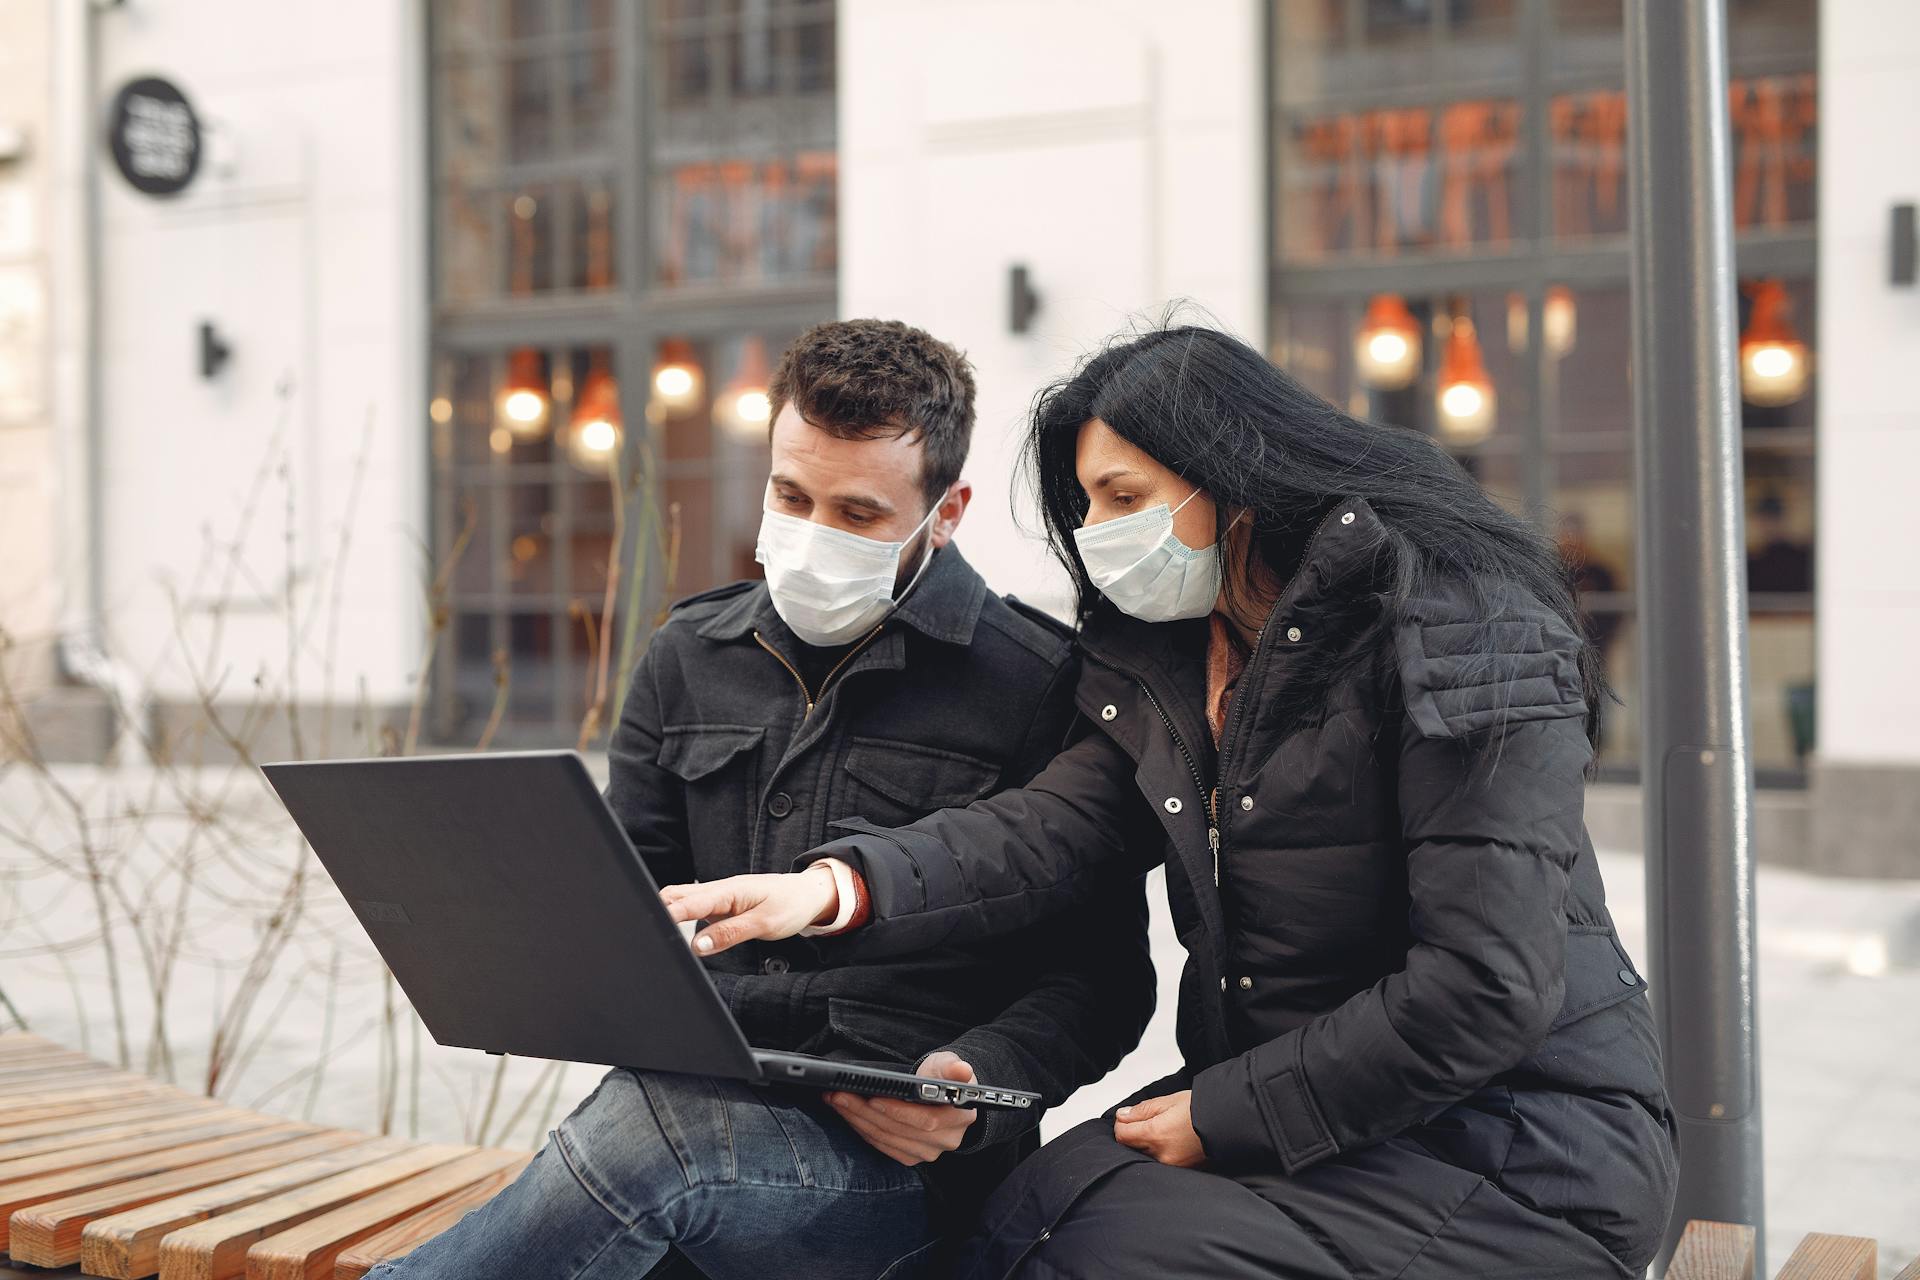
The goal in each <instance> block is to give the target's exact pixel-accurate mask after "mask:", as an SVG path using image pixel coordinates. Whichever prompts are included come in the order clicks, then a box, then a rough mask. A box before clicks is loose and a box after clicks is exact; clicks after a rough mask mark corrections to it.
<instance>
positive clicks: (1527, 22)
mask: <svg viewBox="0 0 1920 1280" xmlns="http://www.w3.org/2000/svg"><path fill="white" fill-rule="evenodd" d="M1288 2H1289V0H1268V2H1267V3H1266V4H1265V5H1263V6H1262V14H1261V18H1262V32H1261V37H1262V38H1261V49H1262V59H1263V87H1262V92H1263V97H1262V110H1263V111H1264V113H1265V114H1264V119H1263V126H1264V133H1265V145H1266V157H1265V165H1266V185H1265V202H1266V207H1265V211H1264V212H1265V219H1264V221H1265V226H1266V238H1265V246H1266V247H1265V253H1266V257H1267V277H1266V278H1267V290H1268V293H1267V308H1266V317H1267V324H1268V341H1269V349H1272V348H1271V344H1272V342H1273V341H1274V339H1275V338H1276V336H1277V335H1278V334H1280V333H1282V332H1284V330H1285V321H1284V319H1283V313H1284V312H1285V309H1286V308H1287V307H1288V306H1289V305H1290V304H1292V303H1295V302H1311V303H1316V304H1338V305H1341V306H1344V307H1345V309H1346V313H1347V314H1348V315H1349V316H1350V317H1355V323H1356V324H1357V317H1358V315H1359V314H1360V313H1361V312H1362V311H1363V310H1364V308H1365V306H1366V303H1367V301H1368V299H1369V298H1370V297H1371V296H1372V295H1374V294H1376V293H1396V294H1399V295H1401V296H1403V297H1417V296H1441V295H1448V294H1467V295H1471V294H1475V293H1485V292H1491V291H1495V290H1505V291H1509V292H1515V293H1519V294H1520V295H1521V296H1522V297H1524V298H1525V300H1526V307H1527V316H1528V330H1527V331H1528V332H1529V333H1532V334H1539V333H1542V332H1544V330H1545V305H1546V295H1547V290H1548V289H1549V288H1551V287H1552V286H1555V285H1566V286H1570V287H1573V288H1576V289H1578V288H1580V287H1581V286H1587V287H1594V286H1614V287H1618V288H1620V289H1622V290H1626V289H1628V288H1629V276H1630V273H1631V246H1630V244H1629V242H1628V240H1627V237H1626V236H1625V235H1620V236H1616V237H1611V238H1607V239H1596V240H1592V241H1559V240H1556V239H1555V238H1554V228H1553V225H1552V220H1553V203H1552V197H1553V184H1554V173H1553V169H1552V165H1551V153H1550V146H1551V136H1550V123H1551V121H1550V111H1551V107H1552V103H1553V100H1554V98H1555V97H1557V96H1559V95H1561V94H1565V93H1570V92H1582V91H1592V90H1602V89H1624V49H1623V65H1622V68H1621V73H1620V74H1616V73H1614V72H1612V71H1606V70H1601V69H1597V68H1577V69H1572V70H1558V71H1557V70H1555V69H1554V67H1553V65H1552V54H1553V50H1554V41H1555V39H1556V38H1557V36H1558V22H1557V16H1558V6H1557V5H1556V4H1554V3H1552V2H1551V0H1516V3H1515V8H1514V16H1515V23H1514V37H1513V38H1514V47H1515V50H1516V52H1517V54H1518V67H1517V72H1516V74H1515V75H1514V76H1512V77H1499V78H1495V79H1491V80H1488V79H1481V80H1477V81H1472V80H1464V79H1462V80H1435V81H1433V82H1430V83H1425V84H1421V85H1418V86H1408V85H1406V84H1398V85H1393V86H1389V87H1385V88H1360V89H1343V90H1337V91H1335V92H1332V93H1328V94H1325V95H1323V96H1318V97H1314V98H1312V99H1311V100H1303V101H1300V102H1293V103H1289V102H1286V101H1285V100H1284V93H1285V86H1284V83H1283V70H1282V67H1281V62H1282V59H1281V56H1280V52H1279V44H1278V41H1279V38H1280V35H1281V20H1280V15H1279V12H1278V10H1279V6H1280V5H1282V4H1286V3H1288ZM1345 4H1346V30H1347V31H1348V32H1349V33H1351V32H1354V31H1356V30H1358V29H1359V27H1358V25H1357V19H1358V18H1359V16H1361V15H1362V14H1363V13H1364V4H1365V0H1345ZM1447 13H1448V6H1447V5H1446V4H1443V3H1435V4H1434V5H1433V6H1432V8H1431V14H1430V27H1429V35H1430V39H1431V40H1432V41H1433V42H1434V46H1435V47H1436V48H1437V47H1438V46H1439V44H1440V42H1441V41H1442V39H1443V36H1444V29H1445V24H1446V15H1447ZM1817 25H1818V24H1817V23H1816V24H1815V30H1813V31H1810V32H1809V33H1808V34H1809V39H1808V41H1807V44H1806V47H1805V48H1804V50H1801V51H1799V52H1797V53H1794V54H1776V55H1759V56H1751V55H1749V56H1744V57H1740V58H1738V59H1737V60H1736V61H1733V62H1731V63H1730V72H1731V74H1732V76H1733V77H1735V78H1754V77H1763V76H1786V75H1798V74H1813V75H1816V76H1817V75H1818V73H1819V50H1818V30H1817ZM1489 93H1492V94H1501V95H1504V94H1509V93H1511V94H1512V95H1513V96H1514V97H1515V99H1516V100H1517V101H1518V103H1519V105H1520V109H1521V120H1520V146H1519V152H1518V154H1517V156H1516V158H1515V162H1514V171H1513V174H1512V175H1511V176H1510V178H1509V182H1510V183H1511V185H1512V189H1513V198H1514V203H1515V212H1516V217H1515V222H1514V234H1513V238H1512V240H1511V241H1510V242H1509V243H1508V244H1506V245H1503V246H1499V247H1497V248H1492V249H1489V248H1486V247H1483V246H1478V245H1475V246H1469V247H1468V248H1466V249H1465V250H1451V249H1449V250H1444V251H1439V252H1435V251H1431V250H1408V249H1406V248H1404V247H1403V248H1401V249H1399V250H1397V251H1396V252H1395V253H1393V254H1392V255H1391V256H1382V255H1375V256H1371V257H1365V258H1363V257H1358V256H1356V257H1355V258H1353V259H1351V260H1329V261H1315V262H1300V261H1288V260H1287V259H1286V257H1285V255H1284V244H1283V241H1282V238H1281V237H1282V234H1283V232H1284V230H1285V228H1284V226H1283V225H1282V220H1283V211H1282V207H1281V198H1280V186H1281V180H1282V166H1281V148H1282V146H1283V145H1284V144H1285V140H1286V139H1287V138H1288V137H1289V136H1290V134H1289V130H1290V127H1291V125H1292V123H1293V121H1294V120H1295V119H1296V118H1298V117H1302V116H1311V115H1315V114H1321V115H1324V114H1327V113H1329V112H1332V111H1352V110H1362V109H1366V108H1371V107H1389V106H1404V105H1429V104H1435V103H1443V102H1447V101H1453V100H1458V99H1461V98H1467V97H1471V96H1474V95H1476V94H1481V95H1485V94H1489ZM1625 181H1626V179H1625V176H1624V175H1623V176H1622V184H1623V190H1624V184H1625ZM1623 198H1624V195H1623ZM1818 219H1819V209H1818V191H1817V187H1816V189H1815V209H1814V212H1813V215H1812V219H1811V220H1810V221H1809V222H1808V223H1806V224H1805V225H1803V226H1796V227H1792V228H1788V229H1784V230H1779V229H1752V230H1740V231H1736V236H1735V249H1736V253H1735V258H1736V274H1737V277H1738V278H1739V279H1741V280H1746V279H1749V278H1753V277H1762V276H1767V277H1784V278H1790V279H1793V278H1798V279H1805V280H1808V281H1810V282H1812V283H1813V285H1814V287H1815V288H1816V289H1817V288H1818V285H1819V273H1818ZM1812 322H1813V317H1811V316H1807V317H1804V318H1803V324H1804V325H1805V326H1806V327H1807V328H1809V329H1810V328H1811V326H1812ZM1351 332H1352V330H1351V329H1349V330H1348V331H1347V333H1349V334H1350V333H1351ZM1817 336H1818V335H1817V334H1816V335H1815V338H1816V342H1815V349H1816V351H1817V349H1818V348H1817ZM1525 360H1526V362H1527V366H1528V373H1527V384H1528V385H1527V387H1526V393H1527V398H1528V401H1529V403H1530V404H1531V406H1532V410H1533V411H1532V413H1531V414H1530V415H1529V421H1527V422H1526V423H1525V424H1523V426H1522V427H1521V432H1522V435H1523V439H1522V440H1521V441H1520V443H1519V446H1518V454H1519V465H1520V469H1521V475H1522V483H1523V488H1524V492H1523V494H1522V499H1523V501H1524V504H1525V510H1526V512H1527V513H1528V515H1529V517H1530V518H1532V519H1533V520H1534V521H1535V522H1536V523H1537V524H1539V525H1540V526H1541V527H1542V529H1543V531H1546V532H1549V533H1550V532H1551V530H1548V529H1547V528H1546V521H1547V519H1548V518H1549V517H1550V516H1551V515H1552V512H1551V510H1550V502H1551V496H1552V494H1553V493H1554V490H1555V480H1556V470H1557V467H1556V463H1557V461H1558V459H1559V457H1560V456H1561V455H1562V454H1563V453H1565V452H1567V451H1568V445H1567V442H1566V440H1565V437H1563V435H1562V433H1561V431H1560V429H1559V428H1560V421H1559V418H1560V405H1559V400H1558V396H1557V395H1556V394H1555V393H1554V392H1555V388H1554V386H1553V383H1552V379H1553V378H1554V377H1555V369H1554V367H1553V359H1552V357H1550V356H1549V355H1548V353H1547V351H1546V349H1545V344H1544V343H1541V342H1538V341H1535V342H1531V343H1529V344H1528V348H1527V351H1526V354H1525ZM1813 394H1814V395H1815V396H1818V395H1819V394H1820V389H1819V386H1818V384H1817V382H1816V384H1815V387H1814V389H1813ZM1808 434H1809V436H1810V434H1811V433H1808ZM1793 443H1794V442H1792V441H1790V440H1788V439H1787V438H1785V437H1780V438H1776V439H1771V440H1768V441H1767V444H1766V447H1770V448H1781V447H1783V446H1788V445H1791V444H1793ZM1583 447H1584V448H1600V447H1605V448H1610V449H1621V450H1624V452H1625V454H1626V456H1627V458H1628V459H1629V461H1630V462H1631V460H1632V459H1633V457H1634V454H1635V445H1634V438H1633V432H1632V430H1631V427H1629V429H1628V430H1627V431H1625V432H1622V433H1618V434H1617V435H1609V436H1607V437H1606V438H1605V439H1604V440H1590V441H1582V442H1580V445H1577V446H1575V447H1574V450H1573V451H1583ZM1753 447H1754V445H1753V444H1751V443H1747V444H1743V456H1744V453H1745V451H1746V450H1748V449H1751V448H1753ZM1788 451H1790V452H1792V453H1793V454H1794V455H1795V456H1804V457H1806V458H1808V459H1809V460H1810V461H1811V463H1812V467H1813V470H1814V474H1815V478H1816V484H1815V486H1814V490H1813V493H1812V495H1811V500H1812V501H1813V502H1814V504H1815V510H1814V527H1815V529H1816V531H1817V530H1818V528H1819V524H1820V513H1819V509H1818V485H1817V475H1818V454H1817V451H1816V448H1815V442H1814V440H1813V439H1811V438H1807V439H1805V440H1804V441H1801V442H1799V444H1798V447H1795V448H1791V449H1789V450H1788ZM1472 452H1474V451H1472V450H1462V451H1458V452H1457V453H1456V456H1463V455H1468V454H1471V453H1472ZM1815 536H1816V545H1817V537H1818V534H1817V532H1816V535H1815ZM1819 587H1820V583H1819V581H1818V579H1817V578H1816V579H1815V581H1814V583H1813V590H1811V591H1809V592H1805V593H1785V594H1781V595H1769V596H1765V597H1761V598H1759V599H1757V600H1754V601H1750V602H1749V607H1748V612H1749V617H1752V616H1756V615H1766V614H1778V613H1781V612H1805V613H1807V614H1809V615H1811V616H1813V617H1814V618H1816V619H1817V617H1818V594H1819ZM1621 594H1624V595H1625V596H1626V597H1627V598H1628V602H1629V606H1630V607H1629V608H1627V609H1625V610H1623V611H1621V612H1619V613H1618V615H1617V616H1618V617H1619V618H1620V620H1621V623H1622V624H1624V625H1630V626H1632V627H1633V628H1634V629H1636V630H1637V627H1638V625H1639V617H1638V612H1637V607H1633V606H1634V599H1633V598H1634V595H1635V593H1634V592H1631V591H1629V592H1626V593H1621ZM1756 604H1757V605H1758V606H1759V607H1758V608H1756V607H1755V605H1756ZM1817 634H1818V632H1817V627H1816V631H1815V636H1816V645H1817ZM1814 669H1815V671H1816V672H1817V670H1818V653H1817V648H1816V652H1815V660H1814ZM1615 710H1616V714H1617V709H1615ZM1600 776H1601V777H1602V779H1603V780H1607V781H1616V782H1632V781H1637V780H1638V776H1639V769H1638V766H1637V765H1633V766H1625V765H1606V766H1603V767H1602V768H1601V770H1600ZM1756 776H1757V779H1758V782H1759V784H1760V785H1763V786H1769V787H1784V788H1799V787H1804V786H1805V785H1806V783H1807V773H1806V770H1805V769H1804V768H1803V767H1800V766H1798V765H1796V766H1790V767H1774V766H1768V767H1762V768H1759V769H1757V770H1756Z"/></svg>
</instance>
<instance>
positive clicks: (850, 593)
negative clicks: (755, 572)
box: [753, 495, 944, 646]
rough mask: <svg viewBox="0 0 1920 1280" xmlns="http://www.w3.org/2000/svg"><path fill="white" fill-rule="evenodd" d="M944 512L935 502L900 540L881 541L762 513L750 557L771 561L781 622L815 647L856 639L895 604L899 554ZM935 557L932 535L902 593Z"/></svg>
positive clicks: (775, 513)
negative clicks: (757, 536) (756, 540)
mask: <svg viewBox="0 0 1920 1280" xmlns="http://www.w3.org/2000/svg"><path fill="white" fill-rule="evenodd" d="M943 499H944V495H943ZM939 510H940V503H938V502H936V503H934V504H933V507H932V508H931V509H930V510H928V512H927V514H926V517H925V518H924V519H923V520H921V521H920V523H919V525H917V526H916V527H915V528H914V530H913V532H912V533H909V534H908V535H907V536H906V537H905V538H903V539H901V540H900V541H899V542H879V541H876V540H875V539H873V538H863V537H861V536H860V535H859V534H857V533H848V532H846V531H845V530H842V529H833V528H829V527H828V526H826V525H823V524H815V523H813V522H812V521H811V520H802V519H800V518H799V517H798V516H790V515H786V514H783V513H782V512H778V511H771V510H769V511H763V512H762V513H761V516H760V539H759V543H758V545H757V546H756V547H755V548H754V553H753V558H754V559H756V560H758V561H759V562H760V563H761V564H762V565H765V566H766V570H767V590H768V592H770V593H771V594H772V596H773V607H774V610H775V611H776V612H777V613H779V615H780V620H781V621H782V622H785V623H786V624H787V626H788V627H789V628H791V629H792V631H793V634H795V635H796V636H799V637H800V639H801V640H803V641H805V642H806V643H807V644H811V645H820V646H824V645H836V644H846V643H848V642H849V641H852V640H857V639H859V638H860V636H861V635H863V634H865V633H866V632H867V631H868V630H869V629H871V628H873V627H875V626H877V625H879V623H880V620H881V619H882V618H885V617H886V616H887V614H888V613H889V612H890V611H891V610H892V609H893V605H894V592H893V584H894V583H895V582H896V581H897V580H898V579H899V575H900V552H901V551H902V550H904V549H905V548H906V546H907V544H908V543H910V542H912V541H913V540H914V539H915V538H917V537H919V536H920V531H921V530H922V529H925V528H926V527H927V526H928V525H929V524H931V523H932V522H933V517H934V513H935V512H937V511H939ZM932 558H933V539H931V538H929V539H927V549H926V552H925V554H923V555H922V556H921V557H920V564H919V566H918V567H916V568H915V569H914V571H913V579H912V580H911V581H909V582H908V583H907V585H906V586H905V587H903V588H902V589H901V591H900V594H901V595H903V596H904V595H905V594H906V593H907V592H908V591H910V590H912V589H913V584H914V582H918V581H919V580H920V575H921V574H922V573H924V572H925V571H926V567H927V562H928V561H929V560H931V559H932Z"/></svg>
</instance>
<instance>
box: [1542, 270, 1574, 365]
mask: <svg viewBox="0 0 1920 1280" xmlns="http://www.w3.org/2000/svg"><path fill="white" fill-rule="evenodd" d="M1579 321H1580V313H1579V310H1578V308H1576V307H1575V306H1574V302H1573V290H1571V289H1569V288H1567V286H1565V285H1563V284H1556V285H1554V286H1552V287H1551V288H1549V289H1548V290H1547V296H1546V300H1545V302H1544V304H1543V306H1542V309H1541V313H1540V327H1541V328H1542V329H1545V330H1546V339H1547V352H1548V353H1549V354H1550V355H1556V356H1565V355H1566V354H1567V353H1568V352H1570V351H1572V350H1573V343H1574V339H1575V337H1576V335H1577V333H1578V330H1579Z"/></svg>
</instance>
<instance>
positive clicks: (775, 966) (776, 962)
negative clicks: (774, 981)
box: [760, 956, 792, 975]
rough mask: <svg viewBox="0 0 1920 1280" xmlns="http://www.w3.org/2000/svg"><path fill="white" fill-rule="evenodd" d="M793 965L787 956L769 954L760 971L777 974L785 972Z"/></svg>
mask: <svg viewBox="0 0 1920 1280" xmlns="http://www.w3.org/2000/svg"><path fill="white" fill-rule="evenodd" d="M791 967H792V966H791V965H789V964H788V963H787V958H786V957H785V956H768V957H767V958H766V960H765V961H764V962H763V963H762V964H761V966H760V972H762V973H771V974H776V975H777V974H782V973H785V972H786V971H787V970H788V969H789V968H791Z"/></svg>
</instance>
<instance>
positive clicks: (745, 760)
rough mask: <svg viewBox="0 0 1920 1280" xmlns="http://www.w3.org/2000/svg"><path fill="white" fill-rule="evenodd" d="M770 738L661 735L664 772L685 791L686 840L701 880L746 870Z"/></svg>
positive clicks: (710, 732) (723, 732) (694, 731)
mask: <svg viewBox="0 0 1920 1280" xmlns="http://www.w3.org/2000/svg"><path fill="white" fill-rule="evenodd" d="M766 733H767V731H766V730H765V729H762V728H758V727H754V726H749V725H698V726H693V725H689V726H676V725H668V726H666V728H665V729H664V730H662V732H661V736H660V767H661V768H663V769H665V770H667V772H669V773H671V774H673V775H674V776H675V777H677V778H679V779H680V781H681V783H682V784H683V785H684V786H685V788H686V800H687V803H686V814H687V839H688V842H689V845H690V847H691V849H692V852H693V861H694V869H695V870H696V871H697V872H698V873H699V875H700V877H701V878H702V879H713V878H717V877H719V876H730V875H735V874H738V873H739V872H740V871H742V870H744V869H745V865H744V864H745V862H746V858H747V852H748V849H749V848H750V847H751V845H750V842H751V841H752V838H753V830H752V827H751V825H750V822H749V818H750V815H751V813H752V811H753V807H754V797H755V796H757V795H758V794H759V789H760V750H759V748H760V743H761V741H762V739H764V738H765V737H766Z"/></svg>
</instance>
